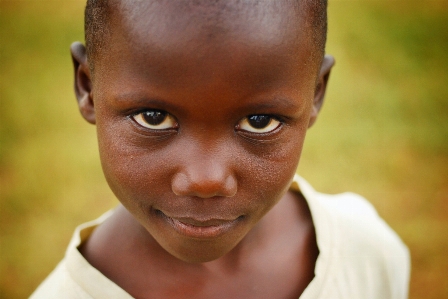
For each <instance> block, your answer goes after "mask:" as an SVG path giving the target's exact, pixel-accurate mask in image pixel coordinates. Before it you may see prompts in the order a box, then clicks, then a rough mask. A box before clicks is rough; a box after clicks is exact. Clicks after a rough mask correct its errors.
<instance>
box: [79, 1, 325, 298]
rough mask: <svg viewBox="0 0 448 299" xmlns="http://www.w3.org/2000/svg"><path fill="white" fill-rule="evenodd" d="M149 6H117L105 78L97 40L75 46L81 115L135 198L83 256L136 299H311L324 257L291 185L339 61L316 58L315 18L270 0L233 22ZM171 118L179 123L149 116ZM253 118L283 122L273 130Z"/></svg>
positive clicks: (111, 174) (119, 187) (113, 181)
mask: <svg viewBox="0 0 448 299" xmlns="http://www.w3.org/2000/svg"><path fill="white" fill-rule="evenodd" d="M232 2H233V1H229V2H228V3H232ZM140 3H141V4H140V5H142V6H143V7H139V8H138V9H137V10H132V9H128V10H121V11H119V10H114V13H113V15H112V18H111V20H112V21H111V22H112V24H111V31H112V32H113V35H112V37H111V38H110V39H109V40H108V41H107V42H108V47H107V49H106V50H104V52H102V53H101V54H100V55H99V56H97V60H96V61H95V74H91V73H90V70H89V64H88V61H87V57H86V54H85V48H84V46H82V45H81V44H80V43H75V44H73V45H72V49H71V50H72V56H73V60H74V63H75V72H76V76H75V77H76V83H75V86H76V95H77V98H78V102H79V107H80V110H81V113H82V115H83V116H84V118H85V119H86V120H87V121H89V122H90V123H95V124H96V125H97V131H98V141H99V148H100V156H101V162H102V166H103V170H104V173H105V176H106V179H107V181H108V183H109V185H110V187H111V189H112V190H113V192H114V193H115V195H116V196H117V198H118V199H119V200H120V201H121V203H122V206H120V207H119V208H118V209H117V210H116V211H115V213H114V214H113V216H112V217H111V218H109V219H108V220H107V221H106V222H105V223H104V224H102V225H100V226H99V227H98V228H97V229H96V230H95V231H94V233H93V234H92V236H91V237H90V238H89V240H88V241H87V242H86V243H85V244H84V245H83V246H82V247H81V248H80V251H81V253H82V254H83V255H84V256H85V258H86V259H87V260H88V261H89V262H90V263H91V264H92V265H93V266H94V267H95V268H97V269H98V270H100V271H101V272H102V273H103V274H104V275H105V276H107V277H108V278H110V279H111V280H112V281H114V282H115V283H116V284H118V285H119V286H120V287H122V288H123V289H124V290H126V291H127V292H128V293H129V294H131V295H132V296H133V297H136V298H171V299H173V298H298V297H299V296H300V294H301V293H302V292H303V290H304V289H305V287H306V286H307V285H308V284H309V282H310V281H311V280H312V278H313V276H314V266H315V261H316V258H317V255H318V249H317V245H316V240H315V233H314V227H313V223H312V219H311V216H310V212H309V209H308V206H307V204H306V202H305V200H304V198H303V197H302V196H301V195H300V194H294V193H291V192H288V188H289V185H290V183H291V180H292V177H293V175H294V173H295V170H296V168H297V165H298V162H299V157H300V154H301V150H302V146H303V141H304V138H305V134H306V131H307V129H308V128H309V127H310V126H311V125H312V124H313V123H314V121H315V119H316V116H317V113H318V111H319V109H320V107H321V104H322V101H323V98H324V94H325V89H326V84H327V80H328V76H329V73H330V70H331V67H332V66H333V64H334V60H333V58H332V57H330V56H326V57H325V58H324V59H323V61H321V60H320V59H315V58H312V57H315V56H313V55H311V54H312V51H315V49H314V46H313V44H312V39H311V37H310V34H311V30H310V29H309V28H306V27H305V25H304V20H302V18H299V17H298V16H297V13H296V12H294V11H293V10H292V9H290V8H289V7H287V6H282V5H277V6H278V7H276V9H272V7H270V6H271V4H270V3H272V2H270V1H266V3H264V4H262V5H259V6H257V7H256V8H252V9H251V10H247V9H246V10H245V9H241V8H238V9H234V10H228V11H226V12H225V13H224V16H222V14H220V15H219V17H221V18H219V17H218V15H213V14H214V13H215V12H214V10H213V8H210V7H206V6H205V7H204V6H200V5H199V6H198V7H199V8H197V9H194V8H193V9H191V10H185V9H182V8H179V7H178V6H175V5H172V6H170V5H169V4H166V3H165V5H160V6H158V5H154V4H153V5H149V4H145V3H147V2H145V1H142V2H140ZM167 3H174V2H169V1H168V2H167ZM123 4H124V6H126V5H128V4H127V3H126V1H123ZM229 5H230V4H229ZM129 7H130V6H129ZM278 9H280V10H278ZM124 11H125V12H124ZM249 12H250V13H249ZM148 15H150V16H151V17H150V18H149V17H148ZM210 16H212V18H211V17H210ZM279 16H281V18H280V17H279ZM167 20H171V21H170V22H168V21H167ZM317 60H319V61H317ZM319 70H320V71H319ZM92 75H93V76H92ZM157 111H159V112H160V111H162V112H163V113H165V112H166V113H167V115H168V116H167V117H166V118H165V119H163V117H162V121H161V122H160V123H157V124H156V125H155V126H152V127H148V126H147V123H144V122H142V120H143V118H141V116H142V113H144V112H148V113H151V112H157ZM253 115H265V116H267V118H268V119H269V118H270V119H272V120H271V122H270V125H268V126H266V127H263V128H261V131H263V130H264V131H266V132H261V131H260V130H258V131H257V130H256V129H255V130H254V127H251V126H250V123H248V122H247V118H248V117H249V116H253ZM145 126H146V127H145ZM173 223H174V224H173Z"/></svg>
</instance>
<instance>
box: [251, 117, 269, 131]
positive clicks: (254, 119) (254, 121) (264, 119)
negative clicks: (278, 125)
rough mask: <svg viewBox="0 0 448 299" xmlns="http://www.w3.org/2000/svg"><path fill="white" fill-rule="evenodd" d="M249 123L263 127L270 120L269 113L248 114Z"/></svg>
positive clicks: (258, 127) (255, 126)
mask: <svg viewBox="0 0 448 299" xmlns="http://www.w3.org/2000/svg"><path fill="white" fill-rule="evenodd" d="M248 121H249V124H250V125H251V126H252V127H254V128H256V129H263V128H265V127H266V126H267V125H269V123H270V122H271V117H270V116H269V115H252V116H249V119H248Z"/></svg>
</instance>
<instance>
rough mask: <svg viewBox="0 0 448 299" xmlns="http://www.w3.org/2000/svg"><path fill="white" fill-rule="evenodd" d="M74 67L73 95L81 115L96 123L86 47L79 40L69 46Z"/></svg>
mask: <svg viewBox="0 0 448 299" xmlns="http://www.w3.org/2000/svg"><path fill="white" fill-rule="evenodd" d="M70 52H71V54H72V60H73V66H74V69H75V95H76V99H77V100H78V107H79V111H80V112H81V115H82V116H83V117H84V119H85V120H87V121H88V122H89V123H91V124H95V123H96V119H95V109H94V103H93V99H92V93H91V91H92V81H91V76H90V69H89V65H88V62H87V53H86V48H85V47H84V45H83V44H81V43H80V42H75V43H73V44H72V45H71V46H70Z"/></svg>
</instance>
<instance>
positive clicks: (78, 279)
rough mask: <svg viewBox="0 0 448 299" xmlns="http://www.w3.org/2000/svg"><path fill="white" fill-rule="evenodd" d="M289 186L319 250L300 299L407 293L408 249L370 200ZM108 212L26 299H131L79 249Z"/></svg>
mask: <svg viewBox="0 0 448 299" xmlns="http://www.w3.org/2000/svg"><path fill="white" fill-rule="evenodd" d="M299 186H300V187H299ZM291 190H294V191H300V192H301V193H302V194H303V196H304V198H305V199H306V201H307V203H308V206H309V208H310V211H311V215H312V218H313V223H314V226H315V230H316V238H317V246H318V248H319V256H318V258H317V261H316V268H315V277H314V278H313V280H312V281H311V283H310V284H309V285H308V286H307V288H306V289H305V291H304V292H303V294H302V295H301V296H300V298H299V299H364V298H365V299H389V298H390V299H405V298H407V297H408V287H409V274H410V257H409V251H408V249H407V247H406V246H405V245H404V244H403V242H402V241H401V240H400V238H399V237H398V236H397V235H396V234H395V232H394V231H393V230H392V229H391V228H390V227H389V226H388V225H387V224H386V223H385V222H384V221H383V220H382V219H381V218H380V217H379V216H378V214H377V213H376V211H375V209H374V208H373V206H372V205H371V204H370V203H369V202H368V201H366V200H365V199H364V198H362V197H361V196H359V195H356V194H353V193H343V194H338V195H326V194H321V193H318V192H316V191H315V190H314V189H313V188H312V187H311V186H310V185H309V184H308V183H307V182H306V181H305V180H303V179H302V178H300V177H299V176H297V175H296V176H295V177H294V181H293V183H292V184H291ZM111 214H112V212H111V211H109V212H107V213H106V214H104V215H103V216H101V217H100V218H98V219H96V220H94V221H91V222H87V223H84V224H82V225H80V226H78V227H77V228H76V230H75V233H74V235H73V238H72V240H71V241H70V245H69V247H68V249H67V252H66V254H65V257H64V259H63V260H62V261H61V262H60V263H59V264H58V266H57V267H56V269H54V270H53V272H52V273H51V274H50V275H49V276H48V277H47V278H46V279H45V280H44V282H43V283H42V284H41V285H40V286H39V287H38V289H37V290H36V291H35V292H34V293H33V294H32V295H31V297H30V299H53V298H54V299H56V298H57V299H60V298H66V299H75V298H76V299H87V298H89V299H90V298H107V299H130V298H132V297H131V296H130V295H129V294H128V293H126V292H125V291H124V290H123V289H121V288H120V287H119V286H118V285H116V284H115V283H113V282H112V281H111V280H109V279H108V278H107V277H105V276H104V275H103V274H102V273H101V272H99V271H98V270H97V269H95V268H94V267H92V266H91V265H90V264H89V263H88V262H87V260H86V259H85V258H84V257H83V256H82V255H81V254H80V253H79V251H78V249H77V247H79V245H80V244H81V243H82V242H84V241H85V240H86V239H87V238H88V237H89V236H90V234H91V233H92V231H93V230H94V229H95V227H97V226H98V225H99V224H101V223H102V222H103V221H104V220H105V219H107V218H108V217H109V216H110V215H111Z"/></svg>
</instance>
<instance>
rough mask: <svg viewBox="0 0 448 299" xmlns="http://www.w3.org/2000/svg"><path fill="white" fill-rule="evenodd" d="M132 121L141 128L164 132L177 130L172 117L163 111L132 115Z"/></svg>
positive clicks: (149, 111)
mask: <svg viewBox="0 0 448 299" xmlns="http://www.w3.org/2000/svg"><path fill="white" fill-rule="evenodd" d="M132 119H133V120H135V122H136V123H138V124H139V125H141V126H142V127H145V128H148V129H152V130H166V129H174V128H177V122H176V120H175V119H174V117H173V116H172V115H171V114H169V113H168V112H165V111H160V110H148V111H144V112H141V113H138V114H134V115H133V116H132Z"/></svg>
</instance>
